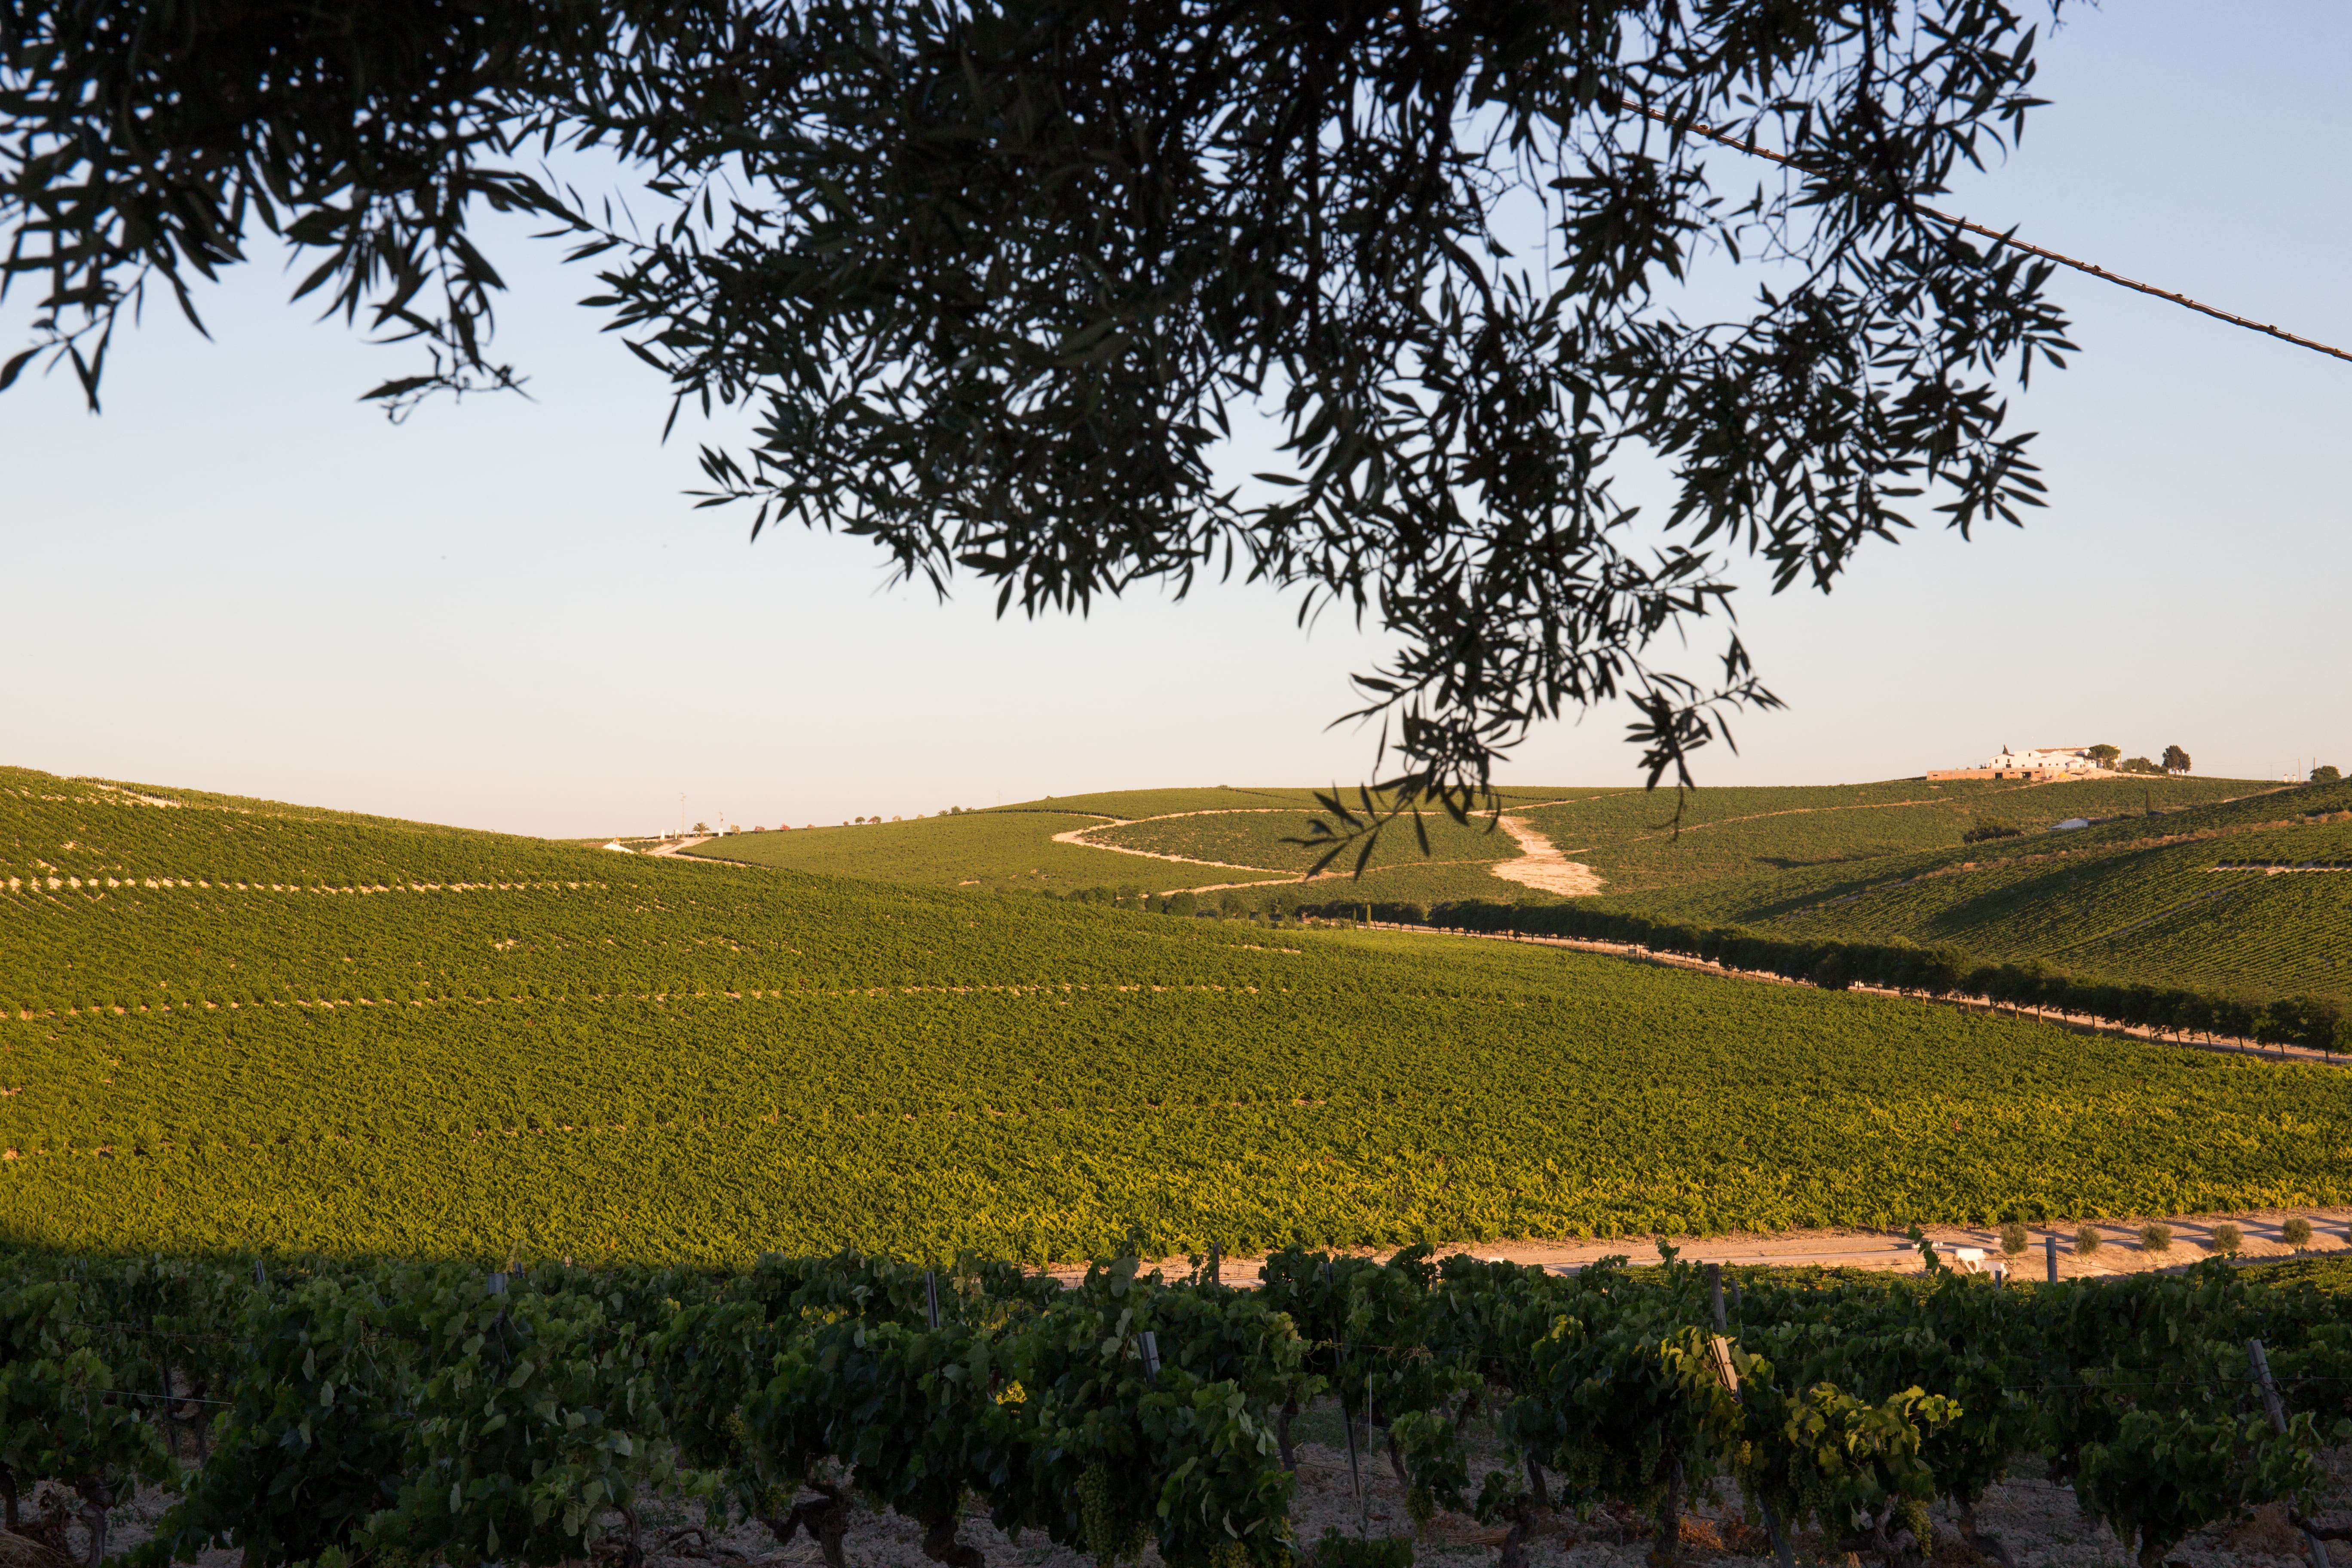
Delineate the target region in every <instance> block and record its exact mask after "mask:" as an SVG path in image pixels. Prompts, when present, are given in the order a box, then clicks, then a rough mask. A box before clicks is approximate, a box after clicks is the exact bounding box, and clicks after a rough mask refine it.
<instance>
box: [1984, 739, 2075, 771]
mask: <svg viewBox="0 0 2352 1568" xmlns="http://www.w3.org/2000/svg"><path fill="white" fill-rule="evenodd" d="M2090 751H2091V749H2090V748H2089V747H2088V746H2036V747H2034V748H2033V749H2032V751H2026V752H2020V751H2013V750H2011V749H2010V748H2009V747H2006V746H2004V747H2002V748H2001V750H2000V752H1997V753H1996V754H1995V755H1994V757H1993V759H1992V761H1990V762H1989V763H1986V764H1985V766H1987V767H1989V768H1992V769H1995V770H1997V771H1999V772H2000V773H2013V772H2023V773H2096V772H2097V771H2098V765H2097V764H2096V763H2093V762H2092V761H2091V756H2090Z"/></svg>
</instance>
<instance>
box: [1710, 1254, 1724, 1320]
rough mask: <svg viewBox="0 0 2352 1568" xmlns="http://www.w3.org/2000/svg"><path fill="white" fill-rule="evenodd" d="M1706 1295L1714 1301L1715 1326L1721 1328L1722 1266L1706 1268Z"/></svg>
mask: <svg viewBox="0 0 2352 1568" xmlns="http://www.w3.org/2000/svg"><path fill="white" fill-rule="evenodd" d="M1706 1293H1707V1294H1708V1295H1709V1296H1711V1297H1713V1298H1714V1300H1715V1326H1716V1327H1717V1328H1718V1329H1719V1328H1721V1327H1723V1265H1722V1264H1720V1263H1710V1264H1708V1265H1707V1266H1706Z"/></svg>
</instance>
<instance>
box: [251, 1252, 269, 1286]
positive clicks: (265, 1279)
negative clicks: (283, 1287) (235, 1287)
mask: <svg viewBox="0 0 2352 1568" xmlns="http://www.w3.org/2000/svg"><path fill="white" fill-rule="evenodd" d="M253 1286H254V1289H257V1290H267V1289H269V1276H268V1275H267V1274H264V1273H263V1272H262V1271H261V1259H259V1258H255V1259H254V1260H253Z"/></svg>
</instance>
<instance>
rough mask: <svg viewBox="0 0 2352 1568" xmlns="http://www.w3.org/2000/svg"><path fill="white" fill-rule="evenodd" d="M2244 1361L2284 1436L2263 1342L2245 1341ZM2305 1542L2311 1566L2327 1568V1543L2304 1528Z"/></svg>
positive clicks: (2274, 1427)
mask: <svg viewBox="0 0 2352 1568" xmlns="http://www.w3.org/2000/svg"><path fill="white" fill-rule="evenodd" d="M2246 1362H2247V1364H2248V1365H2250V1366H2252V1368H2253V1371H2254V1382H2255V1383H2257V1384H2260V1385H2261V1386H2262V1391H2263V1414H2264V1415H2268V1416H2269V1417H2270V1418H2271V1430H2272V1431H2273V1432H2276V1433H2279V1434H2280V1435H2282V1436H2284V1434H2285V1432H2286V1406H2285V1405H2281V1404H2280V1403H2279V1394H2278V1384H2274V1383H2273V1382H2272V1381H2271V1358H2270V1357H2269V1356H2268V1355H2265V1354H2264V1353H2263V1342H2262V1341H2260V1340H2248V1341H2247V1342H2246ZM2303 1539H2304V1542H2305V1544H2306V1545H2308V1546H2309V1547H2310V1548H2311V1564H2312V1568H2328V1563H2327V1543H2326V1542H2324V1541H2322V1540H2320V1539H2319V1537H2318V1536H2316V1535H2315V1534H2313V1533H2312V1532H2311V1531H2308V1530H2306V1531H2304V1532H2303Z"/></svg>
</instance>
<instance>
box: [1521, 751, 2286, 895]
mask: <svg viewBox="0 0 2352 1568" xmlns="http://www.w3.org/2000/svg"><path fill="white" fill-rule="evenodd" d="M2273 787H2275V786H2266V785H2263V784H2249V783H2246V782H2244V781H2238V780H2216V779H2200V780H2189V779H2173V780H2157V781H2153V782H2152V783H2149V784H2145V785H2143V784H2141V783H2139V782H2135V783H2134V784H2131V785H2130V786H2129V788H2128V790H2124V789H2119V788H2118V787H2117V786H2116V785H2115V784H2110V783H2106V782H2101V781H2091V782H2087V783H2068V784H2011V783H2002V782H1998V781H1991V780H1955V781H1952V782H1949V783H1945V784H1927V783H1924V782H1922V781H1920V780H1917V779H1897V780H1895V781H1893V782H1891V783H1887V784H1860V785H1843V784H1842V785H1828V784H1824V785H1819V786H1806V787H1784V788H1769V789H1739V788H1730V789H1706V790H1696V791H1693V792H1691V793H1690V794H1689V795H1685V796H1684V797H1682V799H1681V800H1680V801H1679V802H1678V801H1677V800H1676V798H1675V796H1674V795H1672V794H1671V793H1665V792H1661V793H1659V794H1657V795H1640V794H1628V795H1615V796H1610V797H1606V798H1602V799H1597V800H1592V801H1587V802H1580V803H1578V804H1575V805H1560V806H1549V807H1544V808H1541V809H1538V810H1535V811H1532V812H1529V813H1528V814H1527V816H1528V825H1529V826H1532V827H1534V828H1536V829H1537V830H1538V831H1539V832H1541V833H1543V834H1544V835H1545V836H1546V837H1549V839H1550V840H1551V841H1552V843H1553V844H1555V845H1557V846H1558V847H1559V849H1560V850H1561V852H1562V853H1564V854H1566V855H1567V856H1568V857H1569V858H1570V859H1574V860H1580V861H1583V862H1584V863H1586V864H1587V865H1590V866H1591V868H1593V869H1594V870H1595V871H1597V872H1599V873H1600V874H1601V877H1602V878H1604V879H1606V880H1607V882H1608V889H1607V890H1608V891H1609V893H1611V894H1612V895H1625V894H1632V893H1638V892H1644V891H1648V890H1652V889H1674V888H1684V887H1689V886H1692V885H1695V884H1698V883H1704V882H1709V881H1714V880H1717V879H1723V878H1727V877H1777V876H1781V875H1787V874H1790V873H1795V874H1798V875H1800V876H1801V875H1802V874H1803V873H1804V872H1806V871H1807V870H1808V869H1809V868H1823V867H1839V866H1851V865H1852V864H1853V863H1854V862H1858V861H1868V860H1874V859H1876V858H1881V857H1885V856H1890V855H1905V854H1916V853H1918V852H1921V851H1947V850H1948V851H1954V852H1958V851H1959V850H1961V849H1962V848H1963V845H1962V841H1961V835H1963V834H1964V833H1966V832H1968V831H1969V829H1970V828H1971V827H1974V826H1980V825H1982V824H1983V823H1985V822H1987V821H1988V820H1999V821H2000V822H2004V823H2007V824H2009V825H2010V826H2014V827H2017V828H2019V829H2021V837H2032V836H2034V835H2038V834H2039V833H2040V832H2041V831H2042V830H2043V829H2045V828H2048V827H2050V826H2053V824H2055V823H2057V822H2060V821H2063V820H2065V819H2068V818H2071V817H2076V816H2106V815H2110V814H2112V813H2115V812H2119V811H2124V810H2130V811H2131V812H2133V814H2134V815H2135V816H2137V814H2138V812H2139V811H2140V809H2141V800H2142V796H2143V794H2144V793H2151V792H2152V794H2153V796H2154V798H2155V799H2156V801H2157V804H2158V805H2159V806H2162V805H2203V804H2205V803H2208V802H2210V801H2213V800H2216V799H2222V798H2230V797H2236V796H2242V795H2248V794H2250V793H2252V792H2257V791H2262V790H2264V789H2267V788H2273ZM2126 795H2127V796H2128V801H2127V803H2126ZM1677 809H1679V810H1680V811H1681V814H1682V819H1681V821H1680V822H1679V823H1677V822H1676V821H1675V813H1676V811H1677ZM1996 842H2000V843H2009V842H2014V841H2012V840H1998V841H1996Z"/></svg>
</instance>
